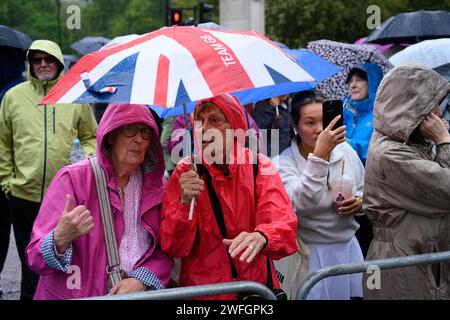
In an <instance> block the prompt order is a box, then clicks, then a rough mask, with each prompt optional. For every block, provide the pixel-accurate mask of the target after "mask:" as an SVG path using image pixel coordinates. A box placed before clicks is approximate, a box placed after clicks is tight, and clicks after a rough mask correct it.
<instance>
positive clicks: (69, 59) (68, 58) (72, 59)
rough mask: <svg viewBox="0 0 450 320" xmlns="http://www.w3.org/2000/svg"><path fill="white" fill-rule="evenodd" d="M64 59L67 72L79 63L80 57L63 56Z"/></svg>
mask: <svg viewBox="0 0 450 320" xmlns="http://www.w3.org/2000/svg"><path fill="white" fill-rule="evenodd" d="M63 58H64V71H65V72H67V70H69V69H70V68H71V67H72V66H73V65H74V64H75V62H77V61H78V59H79V58H78V57H77V56H74V55H73V54H63Z"/></svg>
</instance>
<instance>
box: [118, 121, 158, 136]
mask: <svg viewBox="0 0 450 320" xmlns="http://www.w3.org/2000/svg"><path fill="white" fill-rule="evenodd" d="M138 132H141V137H142V139H144V140H150V138H151V136H152V129H151V128H150V127H148V126H145V127H143V128H139V127H138V126H137V125H135V124H127V125H124V126H123V127H122V134H123V135H124V136H125V137H127V138H133V137H135V136H136V135H137V133H138Z"/></svg>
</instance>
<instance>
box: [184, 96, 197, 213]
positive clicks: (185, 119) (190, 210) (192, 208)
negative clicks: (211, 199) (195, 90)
mask: <svg viewBox="0 0 450 320" xmlns="http://www.w3.org/2000/svg"><path fill="white" fill-rule="evenodd" d="M183 114H184V126H185V128H186V130H187V131H188V135H187V136H188V137H189V141H185V143H189V146H190V145H191V141H192V138H191V133H190V131H191V129H190V125H189V121H188V118H187V108H186V103H183ZM186 149H188V150H189V154H187V155H186V156H187V157H189V164H190V166H191V170H193V171H195V167H194V161H193V159H192V150H191V148H190V147H189V148H186ZM194 206H195V197H192V199H191V205H190V207H189V220H192V215H193V214H194Z"/></svg>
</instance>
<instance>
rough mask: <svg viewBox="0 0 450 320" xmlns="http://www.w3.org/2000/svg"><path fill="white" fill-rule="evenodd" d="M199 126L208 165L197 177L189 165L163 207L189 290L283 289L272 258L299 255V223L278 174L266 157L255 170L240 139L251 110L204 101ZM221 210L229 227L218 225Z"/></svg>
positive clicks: (164, 228)
mask: <svg viewBox="0 0 450 320" xmlns="http://www.w3.org/2000/svg"><path fill="white" fill-rule="evenodd" d="M194 121H195V124H196V125H195V126H194V128H195V130H194V137H195V139H194V141H195V146H196V150H198V159H195V160H196V162H198V161H197V160H199V162H201V166H198V167H197V170H190V166H189V159H188V158H184V159H182V160H181V161H180V162H179V163H178V165H177V167H176V168H175V170H174V172H173V175H172V177H171V179H170V181H169V184H168V187H167V192H166V195H165V198H164V202H163V216H162V222H161V228H160V236H161V248H162V249H163V250H164V251H165V252H166V253H168V254H169V255H171V256H172V257H177V258H181V272H180V285H181V286H192V285H203V284H213V283H222V282H230V281H233V280H239V281H256V282H259V283H262V284H264V285H268V286H269V284H268V283H270V284H271V285H273V288H274V289H276V288H279V283H278V280H277V277H276V273H275V269H274V268H273V264H272V262H271V259H277V260H278V259H280V258H282V257H285V256H288V255H291V254H293V253H294V252H295V251H296V250H297V244H296V241H295V236H296V231H297V218H296V216H295V213H294V210H293V208H292V206H291V203H290V200H289V197H288V195H287V193H286V191H285V189H284V187H283V184H282V182H281V179H280V176H279V174H278V172H277V171H276V170H275V168H274V166H273V164H272V162H271V160H270V159H269V158H268V157H266V156H265V155H263V154H261V153H259V154H258V156H257V160H258V167H257V170H256V168H255V167H254V166H253V164H252V163H253V161H252V159H253V153H252V152H251V150H250V149H248V148H245V147H244V140H245V139H239V134H240V133H245V132H246V131H247V129H248V125H247V122H246V120H245V115H244V111H243V107H242V106H241V104H240V103H239V101H238V100H237V99H236V98H234V97H233V96H231V95H228V94H224V95H220V96H216V97H214V98H211V99H206V100H202V101H200V102H199V103H198V104H197V106H196V108H195V110H194ZM240 137H242V136H240ZM200 169H201V170H200ZM201 171H202V172H201ZM255 173H256V176H255ZM208 181H210V182H211V184H209V182H208ZM208 184H209V186H210V188H212V189H210V188H207V185H208ZM212 190H214V191H215V193H214V194H215V198H214V195H213V192H212ZM193 197H195V207H194V211H193V216H192V219H190V217H189V210H190V203H191V200H192V198H193ZM218 207H220V209H218ZM219 210H220V211H221V212H220V216H222V217H223V224H221V223H220V222H219V219H217V218H216V213H219V212H218V211H219ZM219 225H224V226H225V228H222V230H223V229H225V233H226V235H225V237H223V236H222V235H223V232H222V231H221V230H220V227H219ZM209 298H211V297H209ZM213 298H216V299H236V298H237V296H236V295H235V294H223V295H219V296H215V297H213Z"/></svg>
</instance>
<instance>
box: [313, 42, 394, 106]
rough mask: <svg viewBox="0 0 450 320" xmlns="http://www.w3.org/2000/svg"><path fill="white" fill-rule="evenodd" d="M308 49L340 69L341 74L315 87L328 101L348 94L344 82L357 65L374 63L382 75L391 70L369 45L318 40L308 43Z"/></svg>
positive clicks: (391, 66)
mask: <svg viewBox="0 0 450 320" xmlns="http://www.w3.org/2000/svg"><path fill="white" fill-rule="evenodd" d="M308 49H309V50H310V51H312V52H313V53H315V54H317V55H318V56H320V57H322V58H324V59H326V60H328V61H329V62H331V63H333V64H335V65H337V66H338V67H341V68H342V71H341V72H339V73H337V74H335V75H334V76H332V77H330V78H328V79H327V80H325V81H323V82H322V83H321V84H319V85H318V86H317V88H318V89H319V90H321V91H322V92H323V93H324V94H325V96H326V97H327V98H328V99H342V97H344V96H345V95H346V94H347V93H348V86H347V84H346V83H345V80H346V79H347V75H348V73H349V71H350V69H351V68H352V67H353V66H354V65H356V64H358V63H365V62H371V63H376V64H378V65H379V66H380V67H381V70H382V71H383V74H386V73H387V72H388V71H389V70H390V69H392V68H393V65H392V64H391V63H390V62H389V61H388V60H387V58H386V57H385V56H384V55H383V54H382V53H381V52H380V51H378V50H377V49H376V48H374V47H373V46H369V45H357V44H347V43H342V42H335V41H330V40H318V41H312V42H309V43H308Z"/></svg>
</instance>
